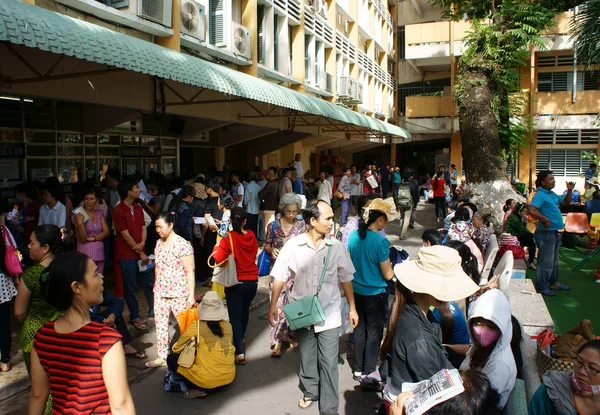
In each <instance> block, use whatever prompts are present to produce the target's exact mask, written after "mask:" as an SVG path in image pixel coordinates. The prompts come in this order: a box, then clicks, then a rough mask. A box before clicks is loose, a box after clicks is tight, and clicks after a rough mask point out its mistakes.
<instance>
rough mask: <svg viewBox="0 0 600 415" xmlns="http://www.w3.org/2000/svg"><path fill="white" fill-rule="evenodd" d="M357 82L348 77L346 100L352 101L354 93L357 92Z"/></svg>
mask: <svg viewBox="0 0 600 415" xmlns="http://www.w3.org/2000/svg"><path fill="white" fill-rule="evenodd" d="M356 84H357V82H356V81H355V80H354V79H353V78H348V100H349V101H354V100H355V97H356V96H357V95H356V94H357V93H358V92H357V90H356Z"/></svg>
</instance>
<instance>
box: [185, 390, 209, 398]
mask: <svg viewBox="0 0 600 415" xmlns="http://www.w3.org/2000/svg"><path fill="white" fill-rule="evenodd" d="M206 395H208V394H207V393H206V392H205V391H203V390H200V389H192V390H190V391H187V392H183V397H184V398H185V399H195V398H204V397H205V396H206Z"/></svg>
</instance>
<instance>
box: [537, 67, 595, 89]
mask: <svg viewBox="0 0 600 415" xmlns="http://www.w3.org/2000/svg"><path fill="white" fill-rule="evenodd" d="M597 89H598V74H597V73H595V72H579V73H577V90H578V91H590V90H597ZM572 90H573V72H572V71H571V72H541V73H539V74H538V91H539V92H560V91H572Z"/></svg>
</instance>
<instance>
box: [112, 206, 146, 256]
mask: <svg viewBox="0 0 600 415" xmlns="http://www.w3.org/2000/svg"><path fill="white" fill-rule="evenodd" d="M112 219H113V223H114V225H115V232H116V236H115V254H116V258H117V259H140V254H138V253H137V252H135V251H134V250H133V249H132V248H131V247H130V246H129V245H127V242H125V239H123V237H122V236H121V232H122V231H125V230H127V231H129V235H131V237H132V238H133V240H134V241H135V242H136V243H138V244H139V243H140V242H142V228H143V227H145V226H146V222H145V221H144V211H143V209H142V207H141V206H140V205H139V204H138V203H134V204H133V205H132V206H131V208H130V207H129V206H127V205H126V204H125V202H121V203H119V204H118V205H117V207H116V208H115V210H114V211H113V216H112Z"/></svg>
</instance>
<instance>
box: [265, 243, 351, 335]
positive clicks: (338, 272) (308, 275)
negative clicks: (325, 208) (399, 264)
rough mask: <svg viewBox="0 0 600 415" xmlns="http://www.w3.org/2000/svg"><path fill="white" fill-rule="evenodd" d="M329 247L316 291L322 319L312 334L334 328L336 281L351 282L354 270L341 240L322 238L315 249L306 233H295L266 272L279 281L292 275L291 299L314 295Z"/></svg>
mask: <svg viewBox="0 0 600 415" xmlns="http://www.w3.org/2000/svg"><path fill="white" fill-rule="evenodd" d="M330 246H331V254H330V257H329V263H328V266H327V269H326V272H325V277H324V279H323V286H322V287H321V291H320V292H319V301H320V303H321V306H322V307H323V311H324V312H325V316H326V317H325V321H323V322H321V323H319V324H315V326H314V330H315V332H316V333H320V332H322V331H325V330H331V329H335V328H338V327H340V326H341V324H342V313H341V306H342V298H341V295H340V283H343V282H350V281H352V279H353V275H354V271H355V269H354V265H352V260H351V259H350V255H349V254H348V251H346V249H345V248H344V246H343V245H342V243H341V242H340V241H338V240H337V239H326V240H324V241H322V242H321V244H320V245H319V246H318V247H316V248H315V247H313V246H312V242H310V241H309V239H308V236H307V234H306V233H305V234H303V235H300V236H296V237H294V238H292V239H290V240H289V241H288V242H287V243H286V244H285V245H284V246H283V248H282V249H281V251H280V252H279V256H278V257H277V261H276V262H275V265H274V266H273V269H272V270H271V273H270V274H271V276H273V277H274V278H275V279H276V280H277V281H280V282H287V280H288V278H289V277H293V278H294V288H293V289H292V292H291V295H290V297H291V301H296V300H298V299H300V298H303V297H307V296H312V295H315V293H316V292H317V287H318V285H319V280H320V279H321V275H322V272H323V268H324V266H325V262H326V258H327V251H328V249H329V247H330Z"/></svg>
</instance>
